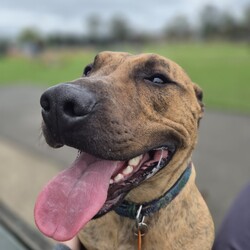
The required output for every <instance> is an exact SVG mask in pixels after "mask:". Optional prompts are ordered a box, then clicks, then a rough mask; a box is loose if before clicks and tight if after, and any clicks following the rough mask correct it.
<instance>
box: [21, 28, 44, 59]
mask: <svg viewBox="0 0 250 250" xmlns="http://www.w3.org/2000/svg"><path fill="white" fill-rule="evenodd" d="M17 40H18V42H19V44H21V46H22V48H23V51H24V53H25V54H27V55H31V56H34V55H36V54H38V53H40V52H41V51H42V50H43V49H44V44H45V42H44V40H43V39H42V37H41V36H40V34H39V32H38V31H37V30H35V29H33V28H26V29H24V30H23V31H21V33H20V35H19V37H18V39H17Z"/></svg>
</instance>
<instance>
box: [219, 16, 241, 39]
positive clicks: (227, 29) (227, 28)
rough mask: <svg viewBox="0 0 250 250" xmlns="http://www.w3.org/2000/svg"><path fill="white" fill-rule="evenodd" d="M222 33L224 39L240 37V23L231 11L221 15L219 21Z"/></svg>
mask: <svg viewBox="0 0 250 250" xmlns="http://www.w3.org/2000/svg"><path fill="white" fill-rule="evenodd" d="M219 31H220V35H221V36H222V38H224V39H229V40H239V39H240V32H241V31H240V25H239V23H238V22H237V20H236V19H235V17H234V16H233V15H232V14H231V13H229V12H225V13H224V14H222V15H221V18H220V22H219Z"/></svg>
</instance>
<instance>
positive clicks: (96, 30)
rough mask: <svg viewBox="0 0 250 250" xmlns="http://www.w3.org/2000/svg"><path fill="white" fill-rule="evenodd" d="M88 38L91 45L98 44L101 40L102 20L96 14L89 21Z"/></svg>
mask: <svg viewBox="0 0 250 250" xmlns="http://www.w3.org/2000/svg"><path fill="white" fill-rule="evenodd" d="M87 23H88V38H89V41H90V42H91V43H97V42H98V40H99V39H100V26H101V19H100V17H99V16H97V15H96V14H93V15H91V16H90V17H89V18H88V20H87Z"/></svg>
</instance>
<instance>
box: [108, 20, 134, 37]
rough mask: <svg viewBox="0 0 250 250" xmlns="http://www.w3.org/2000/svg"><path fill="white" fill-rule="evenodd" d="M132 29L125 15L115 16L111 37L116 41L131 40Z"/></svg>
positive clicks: (112, 21)
mask: <svg viewBox="0 0 250 250" xmlns="http://www.w3.org/2000/svg"><path fill="white" fill-rule="evenodd" d="M130 36H131V30H130V28H129V26H128V23H127V21H126V20H125V19H124V18H123V17H119V16H115V17H113V19H112V20H111V23H110V37H111V39H112V40H113V41H114V42H124V41H127V40H129V38H130Z"/></svg>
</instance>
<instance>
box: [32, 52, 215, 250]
mask: <svg viewBox="0 0 250 250" xmlns="http://www.w3.org/2000/svg"><path fill="white" fill-rule="evenodd" d="M41 106H42V115H43V120H44V122H43V133H44V136H45V139H46V141H47V143H48V144H49V145H50V146H52V147H60V146H63V145H68V146H71V147H74V148H76V149H78V150H79V155H78V158H77V159H76V160H75V162H74V163H73V164H72V166H71V167H70V168H69V169H66V170H65V171H64V172H62V173H61V174H59V175H58V176H57V177H55V178H54V179H53V180H52V181H51V182H50V183H49V184H48V185H47V186H46V187H45V189H44V190H43V192H41V194H40V196H39V198H38V200H37V203H36V207H35V219H36V223H37V226H38V227H39V229H40V230H41V231H42V232H43V233H44V234H46V235H47V236H49V237H52V238H54V239H56V240H59V241H64V240H68V239H70V238H72V237H74V236H75V235H77V234H78V237H79V239H80V241H81V242H82V244H83V245H84V247H85V248H86V249H88V250H91V249H100V250H105V249H107V250H111V249H114V250H117V249H119V250H128V249H137V238H136V237H135V235H134V227H135V220H133V219H131V218H127V217H125V216H121V215H118V214H117V213H116V212H115V211H114V210H116V208H117V207H118V206H119V205H120V204H121V203H122V202H123V201H124V200H126V201H130V202H134V203H137V204H144V203H145V202H149V203H150V202H151V201H154V200H157V199H158V198H159V197H162V196H164V194H166V192H167V191H168V190H170V188H171V187H172V186H173V185H174V184H175V183H176V181H177V180H178V179H179V178H180V176H182V174H183V173H184V172H185V170H186V169H187V166H188V165H189V166H190V165H192V164H191V163H190V162H191V154H192V151H193V149H194V147H195V144H196V141H197V130H198V126H199V121H200V119H201V118H202V115H203V104H202V91H201V89H200V88H199V87H198V86H197V85H196V84H194V83H193V82H192V81H191V80H190V79H189V77H188V76H187V75H186V73H185V72H184V71H183V69H182V68H181V67H180V66H178V65H177V64H176V63H174V62H172V61H171V60H168V59H166V58H164V57H161V56H159V55H155V54H140V55H131V54H128V53H116V52H102V53H99V54H98V55H97V56H96V57H95V60H94V62H93V63H92V64H90V65H88V66H87V67H86V68H85V70H84V75H83V76H82V77H81V78H79V79H76V80H74V81H71V82H68V83H63V84H59V85H57V86H54V87H52V88H50V89H48V90H47V91H46V92H45V93H44V94H43V95H42V97H41ZM144 222H145V223H146V224H147V225H148V232H147V233H146V234H145V236H143V238H142V249H145V250H151V249H157V250H158V249H159V250H160V249H164V250H167V249H181V250H183V249H187V250H195V249H197V250H201V249H202V250H206V249H211V247H212V242H213V239H214V226H213V221H212V218H211V216H210V213H209V211H208V208H207V206H206V204H205V202H204V200H203V198H202V196H201V194H200V192H199V191H198V189H197V187H196V184H195V169H194V167H193V165H192V167H191V175H190V177H189V179H188V181H187V183H186V185H185V186H184V187H183V188H182V190H181V191H180V193H179V194H178V195H177V196H176V197H175V198H174V199H173V200H172V201H171V202H170V203H169V204H168V205H163V206H160V208H159V209H158V210H157V211H155V212H154V213H152V214H150V215H148V216H146V217H145V220H144Z"/></svg>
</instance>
